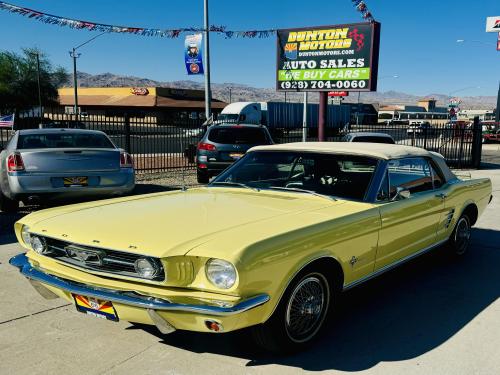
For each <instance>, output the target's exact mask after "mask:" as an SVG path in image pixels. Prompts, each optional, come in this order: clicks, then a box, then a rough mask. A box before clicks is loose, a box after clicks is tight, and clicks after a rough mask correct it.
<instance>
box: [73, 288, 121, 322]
mask: <svg viewBox="0 0 500 375" xmlns="http://www.w3.org/2000/svg"><path fill="white" fill-rule="evenodd" d="M73 299H74V300H75V306H76V310H77V311H79V312H81V313H84V314H87V315H91V316H93V317H96V318H101V319H107V320H112V321H113V322H117V321H118V320H119V319H118V315H117V314H116V310H115V308H114V306H113V304H112V303H111V301H103V300H100V299H97V298H92V297H85V296H80V295H78V294H73Z"/></svg>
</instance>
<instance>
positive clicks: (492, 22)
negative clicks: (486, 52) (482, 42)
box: [486, 16, 500, 33]
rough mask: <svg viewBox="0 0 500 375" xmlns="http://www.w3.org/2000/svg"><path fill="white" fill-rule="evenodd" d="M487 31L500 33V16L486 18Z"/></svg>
mask: <svg viewBox="0 0 500 375" xmlns="http://www.w3.org/2000/svg"><path fill="white" fill-rule="evenodd" d="M486 32H487V33H500V16H497V17H488V18H486Z"/></svg>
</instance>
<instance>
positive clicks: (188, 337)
mask: <svg viewBox="0 0 500 375" xmlns="http://www.w3.org/2000/svg"><path fill="white" fill-rule="evenodd" d="M499 240H500V232H498V231H491V230H485V229H475V230H474V234H473V244H472V245H471V247H470V249H469V252H468V253H467V254H466V255H465V256H463V257H462V258H460V259H451V258H450V257H449V256H447V255H446V253H445V252H444V248H439V249H436V251H433V252H431V253H429V254H426V255H424V256H422V257H420V258H418V259H416V260H414V261H412V262H410V263H407V264H405V265H403V266H402V267H400V268H398V269H396V270H393V271H391V272H388V273H387V274H385V275H383V276H381V277H379V278H377V279H375V280H372V281H370V282H368V283H366V284H364V285H363V286H360V287H358V288H355V289H353V290H351V291H348V292H346V293H345V294H344V295H343V297H342V299H343V301H342V305H341V307H340V309H339V311H338V312H337V314H336V317H335V322H334V323H333V324H332V327H331V328H329V330H328V332H325V335H324V337H323V338H321V339H320V340H319V341H318V342H317V343H315V345H313V346H312V347H311V348H310V349H309V350H308V351H305V352H302V353H298V354H295V355H294V356H289V357H276V356H272V355H270V354H267V353H263V352H261V351H259V350H258V349H256V348H255V346H254V345H253V343H252V341H251V337H250V335H249V332H248V330H243V331H240V332H234V333H229V334H226V335H214V334H199V333H192V332H175V333H173V334H171V335H168V336H162V335H161V334H159V333H158V331H156V328H155V327H151V326H148V327H147V328H145V327H144V326H141V328H142V329H146V330H147V331H148V332H150V333H151V334H153V335H156V336H158V337H160V338H161V339H162V340H163V341H162V342H164V343H165V344H168V345H172V346H175V347H180V348H183V349H185V350H189V351H192V352H196V353H203V352H209V353H216V354H221V355H226V356H233V357H239V358H243V359H245V360H248V363H247V366H261V365H267V364H280V365H285V366H292V367H297V368H301V369H304V370H309V371H323V370H331V369H335V370H342V371H360V370H366V369H369V368H371V367H373V366H375V365H377V364H378V363H379V362H382V361H403V360H407V359H411V358H415V357H418V356H420V355H422V354H424V353H426V352H428V351H430V350H433V349H434V348H436V347H438V346H440V345H441V344H443V343H444V342H446V341H447V340H448V339H450V338H451V337H452V336H454V335H455V334H456V333H458V332H459V331H460V330H461V329H462V328H463V327H464V326H465V325H466V324H467V323H469V322H470V321H471V320H472V319H474V318H475V317H476V316H477V315H478V314H479V313H481V312H482V311H483V310H484V309H485V308H486V307H487V306H488V305H490V304H491V303H493V302H494V301H495V300H496V299H497V298H499V297H500V288H499V285H500V272H498V265H499V264H500V246H499V245H498V243H499ZM479 244H481V245H479ZM489 244H491V246H490V245H489ZM133 328H134V326H132V327H131V329H133Z"/></svg>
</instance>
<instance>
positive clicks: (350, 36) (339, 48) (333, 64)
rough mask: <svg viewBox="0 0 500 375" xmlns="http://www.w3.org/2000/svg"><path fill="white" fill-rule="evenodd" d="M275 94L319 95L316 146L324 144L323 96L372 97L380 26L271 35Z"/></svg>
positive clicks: (354, 26)
mask: <svg viewBox="0 0 500 375" xmlns="http://www.w3.org/2000/svg"><path fill="white" fill-rule="evenodd" d="M277 36H278V38H277V71H276V89H277V91H284V92H285V93H286V92H287V91H296V92H297V91H312V92H319V95H320V98H319V113H318V115H319V118H318V140H319V141H323V140H324V139H325V126H326V122H327V118H326V116H327V112H328V111H327V102H328V94H327V92H328V91H346V92H349V91H354V92H361V91H376V90H377V75H378V60H379V44H380V23H378V22H365V23H355V24H346V25H334V26H319V27H309V28H300V29H286V30H278V31H277Z"/></svg>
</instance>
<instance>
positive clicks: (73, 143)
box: [17, 132, 115, 150]
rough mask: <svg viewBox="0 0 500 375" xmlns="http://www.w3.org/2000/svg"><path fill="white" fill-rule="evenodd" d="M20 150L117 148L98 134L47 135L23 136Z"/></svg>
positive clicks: (64, 133)
mask: <svg viewBox="0 0 500 375" xmlns="http://www.w3.org/2000/svg"><path fill="white" fill-rule="evenodd" d="M17 148H18V149H21V150H22V149H29V148H115V146H114V145H113V144H112V143H111V141H110V140H109V139H108V138H107V137H106V136H105V135H103V134H97V133H68V132H61V133H46V134H21V135H19V140H18V142H17Z"/></svg>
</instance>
